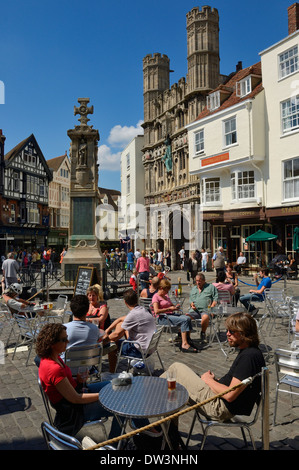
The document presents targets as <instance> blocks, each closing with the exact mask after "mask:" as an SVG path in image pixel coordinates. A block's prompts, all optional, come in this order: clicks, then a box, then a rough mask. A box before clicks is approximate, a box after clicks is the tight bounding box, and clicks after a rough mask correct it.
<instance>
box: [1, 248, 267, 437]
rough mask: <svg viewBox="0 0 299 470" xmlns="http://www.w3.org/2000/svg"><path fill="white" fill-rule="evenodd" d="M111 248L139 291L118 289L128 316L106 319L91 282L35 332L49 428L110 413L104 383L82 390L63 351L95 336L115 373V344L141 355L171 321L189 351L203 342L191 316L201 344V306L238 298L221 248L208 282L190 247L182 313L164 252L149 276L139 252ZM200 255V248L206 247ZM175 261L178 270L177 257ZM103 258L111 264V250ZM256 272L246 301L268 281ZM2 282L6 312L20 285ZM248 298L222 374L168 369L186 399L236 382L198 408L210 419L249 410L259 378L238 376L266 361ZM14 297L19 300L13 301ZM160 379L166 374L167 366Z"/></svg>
mask: <svg viewBox="0 0 299 470" xmlns="http://www.w3.org/2000/svg"><path fill="white" fill-rule="evenodd" d="M115 253H116V250H115V252H114V255H113V256H112V259H113V258H114V257H115V256H119V258H115V260H116V259H118V262H119V263H125V264H126V265H127V266H128V264H129V263H132V265H131V267H132V270H133V272H132V275H135V276H136V278H137V276H138V277H139V281H140V286H141V289H140V294H139V295H138V293H137V289H136V286H134V285H133V284H132V288H131V289H128V290H127V291H125V292H124V294H123V300H124V303H125V306H126V308H127V314H126V315H124V316H121V317H119V318H117V319H116V320H114V321H111V318H110V314H109V308H108V301H106V300H104V296H103V291H102V288H101V286H100V285H93V286H90V287H89V288H88V290H87V292H86V295H75V296H74V297H73V298H72V300H71V302H70V309H71V311H72V318H71V321H69V322H68V323H65V324H52V323H49V324H46V325H45V326H44V327H43V328H42V330H41V331H40V333H39V335H38V337H37V343H36V353H37V356H36V358H35V362H36V364H37V366H38V368H39V377H40V380H41V384H42V387H43V389H44V391H45V393H46V394H47V395H48V397H49V400H50V402H51V404H52V406H53V408H54V409H55V410H56V417H55V426H56V427H57V428H58V429H60V430H61V431H63V432H66V433H67V434H70V435H75V434H76V433H77V432H78V431H79V429H80V428H81V427H82V426H83V425H84V423H85V422H86V421H88V420H90V419H99V418H102V417H105V416H111V414H110V413H108V412H107V411H106V410H105V409H104V408H103V407H102V406H101V404H100V402H99V400H98V396H99V391H100V390H101V389H102V387H104V386H105V385H106V384H107V382H95V383H94V382H91V383H89V384H88V387H87V390H86V389H83V388H82V384H83V382H85V378H83V377H82V376H80V374H78V375H77V377H73V376H72V373H71V370H70V369H69V368H68V366H67V365H66V363H65V362H64V356H65V352H66V351H67V349H69V348H72V347H74V346H79V345H92V344H95V343H96V342H98V341H102V342H103V351H104V354H107V355H108V361H109V370H110V372H114V370H115V366H116V360H117V354H118V351H119V350H120V347H122V348H123V352H125V353H126V354H129V355H130V356H131V357H135V358H136V359H141V358H142V355H141V351H140V348H141V349H142V350H143V351H146V349H147V348H148V346H149V343H150V340H151V338H152V335H153V334H154V332H155V331H156V328H157V325H166V326H167V325H169V322H170V323H171V324H172V325H173V326H176V327H177V328H178V331H179V335H178V339H179V341H180V351H181V352H182V353H192V354H194V353H195V354H196V353H199V352H200V351H201V349H202V348H200V347H199V346H198V345H196V344H195V343H194V341H193V340H192V337H191V334H192V331H193V328H192V324H193V320H195V319H196V320H200V325H201V333H200V342H201V343H205V342H206V341H207V340H206V331H207V328H208V326H209V321H210V316H209V313H208V309H209V308H213V307H214V306H216V305H217V303H218V300H219V292H221V291H223V290H227V291H228V292H229V293H230V294H231V296H232V298H234V299H235V300H236V299H237V301H238V300H239V297H237V298H236V294H238V274H237V272H236V271H237V270H236V269H234V266H233V265H231V264H226V263H225V260H224V263H222V256H223V251H221V249H219V250H218V252H217V254H216V256H215V257H213V260H212V263H213V268H214V270H215V274H216V279H215V282H207V281H206V278H205V269H206V263H207V256H202V254H201V257H200V263H199V262H198V259H197V258H196V253H195V252H194V253H192V254H191V256H190V261H189V263H190V264H188V272H190V275H191V278H192V283H191V289H190V293H189V298H188V307H187V309H185V312H186V313H184V314H183V313H182V309H181V304H180V302H177V301H176V297H172V296H171V294H170V292H171V289H172V286H171V283H170V280H169V278H168V276H167V272H165V271H164V272H163V271H162V265H163V262H164V258H163V257H162V258H160V261H157V262H160V263H162V265H160V266H161V269H160V270H158V273H157V272H155V275H154V276H153V275H152V273H151V271H150V267H151V265H152V264H154V263H152V260H151V258H150V256H149V255H147V253H146V252H145V251H142V252H139V250H136V252H135V253H134V254H133V256H132V258H129V259H128V254H129V253H128V254H127V255H126V256H127V257H126V260H124V259H123V260H121V251H120V255H118V254H117V255H116V254H115ZM202 253H206V252H205V250H203V251H202ZM7 259H9V260H11V261H12V262H14V266H15V268H16V271H17V266H16V264H15V263H17V264H18V260H17V259H15V257H14V256H12V257H9V258H7ZM157 260H158V257H157ZM181 260H182V264H183V268H185V267H186V264H185V261H184V257H182V258H181ZM109 262H111V256H110V257H109ZM18 266H19V264H18ZM157 266H159V265H157ZM163 267H164V266H163ZM134 273H135V274H134ZM260 275H261V277H262V280H261V282H258V280H257V279H256V283H257V289H255V290H254V292H250V296H251V297H252V295H253V296H254V295H256V297H253V299H254V300H258V301H259V300H260V299H261V298H262V297H263V291H264V289H265V288H267V287H269V283H268V279H269V280H270V278H269V277H268V276H267V272H266V271H261V272H260ZM264 279H265V280H264ZM12 281H13V282H12ZM5 282H7V284H8V287H7V288H6V290H7V289H9V291H7V292H6V294H5V295H6V297H5V298H4V300H5V302H6V303H7V305H8V306H9V308H11V311H12V312H13V308H15V309H17V310H18V309H19V310H20V309H22V308H24V307H23V306H22V305H23V303H22V301H21V290H18V278H14V277H13V276H8V275H6V277H5ZM270 282H271V281H270ZM270 286H271V285H270ZM139 296H140V297H141V298H143V297H144V298H150V299H151V310H150V309H148V308H145V307H143V306H141V305H140V303H139ZM247 301H248V297H246V295H245V296H241V297H240V302H241V303H242V304H243V305H244V306H245V307H246V310H247V312H245V313H244V312H243V311H242V312H241V311H240V312H237V313H235V314H233V315H230V316H229V317H228V318H227V319H226V328H227V341H228V344H229V345H230V346H231V347H235V348H238V349H239V353H238V355H237V357H236V359H235V360H234V362H233V364H232V366H231V367H230V369H229V370H228V372H227V374H225V375H224V376H223V377H222V378H219V379H217V378H216V377H215V375H214V373H213V372H212V371H211V370H209V371H207V372H203V373H202V374H201V376H199V375H197V374H196V373H195V372H194V371H193V370H192V368H189V367H187V366H186V365H184V364H183V363H179V362H175V363H173V364H172V365H171V366H170V369H171V370H175V373H176V380H177V382H179V383H181V384H182V385H184V386H185V387H186V389H187V391H188V392H189V399H190V403H194V402H201V401H203V400H206V399H207V398H209V397H211V396H213V395H215V394H217V393H220V392H225V390H229V389H230V387H232V386H234V385H237V384H239V385H240V386H239V388H238V389H236V390H235V391H233V392H230V391H228V393H227V394H224V396H223V397H222V398H218V399H217V400H215V401H213V402H211V404H209V405H207V406H204V407H202V408H201V409H200V413H202V414H203V415H204V416H206V417H210V418H212V419H219V420H226V419H230V418H231V417H232V416H234V415H235V414H243V415H244V414H245V415H247V414H248V415H249V414H250V413H251V410H252V408H253V406H254V404H255V402H256V399H257V397H258V393H259V390H260V380H257V381H255V383H254V386H246V385H244V384H242V381H243V379H244V378H247V377H249V376H255V375H256V374H257V373H258V372H260V371H261V368H262V367H264V365H265V363H264V358H263V355H262V353H261V351H260V349H259V347H258V345H259V338H258V333H257V326H256V322H255V320H254V318H253V316H252V315H251V314H250V311H251V309H250V308H249V306H248V304H246V302H247ZM16 302H19V304H22V305H17V306H16ZM236 305H237V303H236ZM15 311H16V310H15ZM103 332H104V334H103ZM125 339H129V340H130V341H132V343H131V342H130V343H123V341H124V340H125ZM161 377H166V372H165V373H163V374H162V376H161ZM135 421H136V422H135V424H134V425H135V427H140V426H144V425H145V424H147V421H144V420H135ZM119 433H120V425H119V421H117V420H116V419H115V418H113V419H112V424H111V429H110V433H109V437H111V438H112V437H115V436H117V435H118V434H119ZM152 433H153V435H155V434H156V433H158V431H157V430H156V429H153V430H152Z"/></svg>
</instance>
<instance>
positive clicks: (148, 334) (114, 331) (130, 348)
mask: <svg viewBox="0 0 299 470" xmlns="http://www.w3.org/2000/svg"><path fill="white" fill-rule="evenodd" d="M123 297H124V301H125V304H126V306H127V307H128V309H129V313H128V314H127V315H125V316H123V317H120V318H118V319H117V320H115V321H114V322H113V323H112V324H111V325H110V326H109V327H108V328H107V329H106V330H105V336H104V338H103V340H106V339H109V340H110V341H114V342H116V343H117V342H118V341H119V340H120V339H121V338H123V337H125V339H128V340H130V341H136V342H138V343H139V345H140V347H141V348H142V350H143V351H145V350H146V349H147V347H148V345H149V343H150V341H151V339H152V336H153V334H154V333H155V331H156V323H155V319H154V317H153V316H152V315H151V313H150V312H149V311H148V310H147V309H146V308H144V307H142V306H140V305H138V297H137V293H136V292H135V291H134V290H133V289H128V290H126V291H125V292H124V296H123ZM122 353H124V354H127V355H130V356H133V357H136V358H141V357H142V354H141V352H140V350H139V349H138V345H136V346H135V345H134V344H132V343H126V344H124V345H123V348H122Z"/></svg>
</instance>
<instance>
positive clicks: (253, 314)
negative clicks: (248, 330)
mask: <svg viewBox="0 0 299 470" xmlns="http://www.w3.org/2000/svg"><path fill="white" fill-rule="evenodd" d="M258 311H259V308H254V309H253V310H251V312H249V313H250V315H251V316H252V317H255V316H256V314H257V313H258Z"/></svg>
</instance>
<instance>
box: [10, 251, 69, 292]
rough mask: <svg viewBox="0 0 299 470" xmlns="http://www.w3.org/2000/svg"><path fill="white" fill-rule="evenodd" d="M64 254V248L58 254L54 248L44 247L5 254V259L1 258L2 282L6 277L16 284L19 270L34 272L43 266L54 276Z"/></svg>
mask: <svg viewBox="0 0 299 470" xmlns="http://www.w3.org/2000/svg"><path fill="white" fill-rule="evenodd" d="M66 253H67V248H66V247H64V248H63V249H62V251H61V252H60V253H58V252H57V251H56V249H55V248H51V247H49V248H46V247H45V248H42V249H40V250H38V249H35V250H29V249H27V248H23V249H21V250H12V251H10V252H9V253H8V254H7V257H5V255H2V256H1V269H2V272H3V278H4V279H3V281H4V280H5V278H6V277H8V278H9V277H10V276H12V277H13V278H14V281H13V282H17V279H19V273H20V271H21V270H22V271H23V270H26V269H29V268H32V269H33V270H34V269H35V268H40V267H41V266H45V268H46V270H47V271H48V272H49V273H50V274H54V273H55V272H56V271H57V266H58V265H59V264H61V262H62V260H63V258H64V256H65V255H66ZM3 281H2V282H3ZM6 286H7V282H6Z"/></svg>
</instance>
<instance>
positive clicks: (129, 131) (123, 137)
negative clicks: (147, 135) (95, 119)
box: [108, 121, 143, 147]
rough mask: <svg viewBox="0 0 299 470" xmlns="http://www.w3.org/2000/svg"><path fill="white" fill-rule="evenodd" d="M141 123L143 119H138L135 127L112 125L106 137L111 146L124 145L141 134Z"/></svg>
mask: <svg viewBox="0 0 299 470" xmlns="http://www.w3.org/2000/svg"><path fill="white" fill-rule="evenodd" d="M142 123H143V121H139V122H138V123H137V124H136V126H135V127H134V126H120V125H119V124H118V125H116V126H114V127H113V128H112V129H111V131H110V134H109V137H108V142H109V144H110V145H112V146H113V147H125V146H126V145H127V144H128V143H129V142H131V140H132V139H134V137H136V136H137V135H143V128H142V127H141V124H142Z"/></svg>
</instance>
